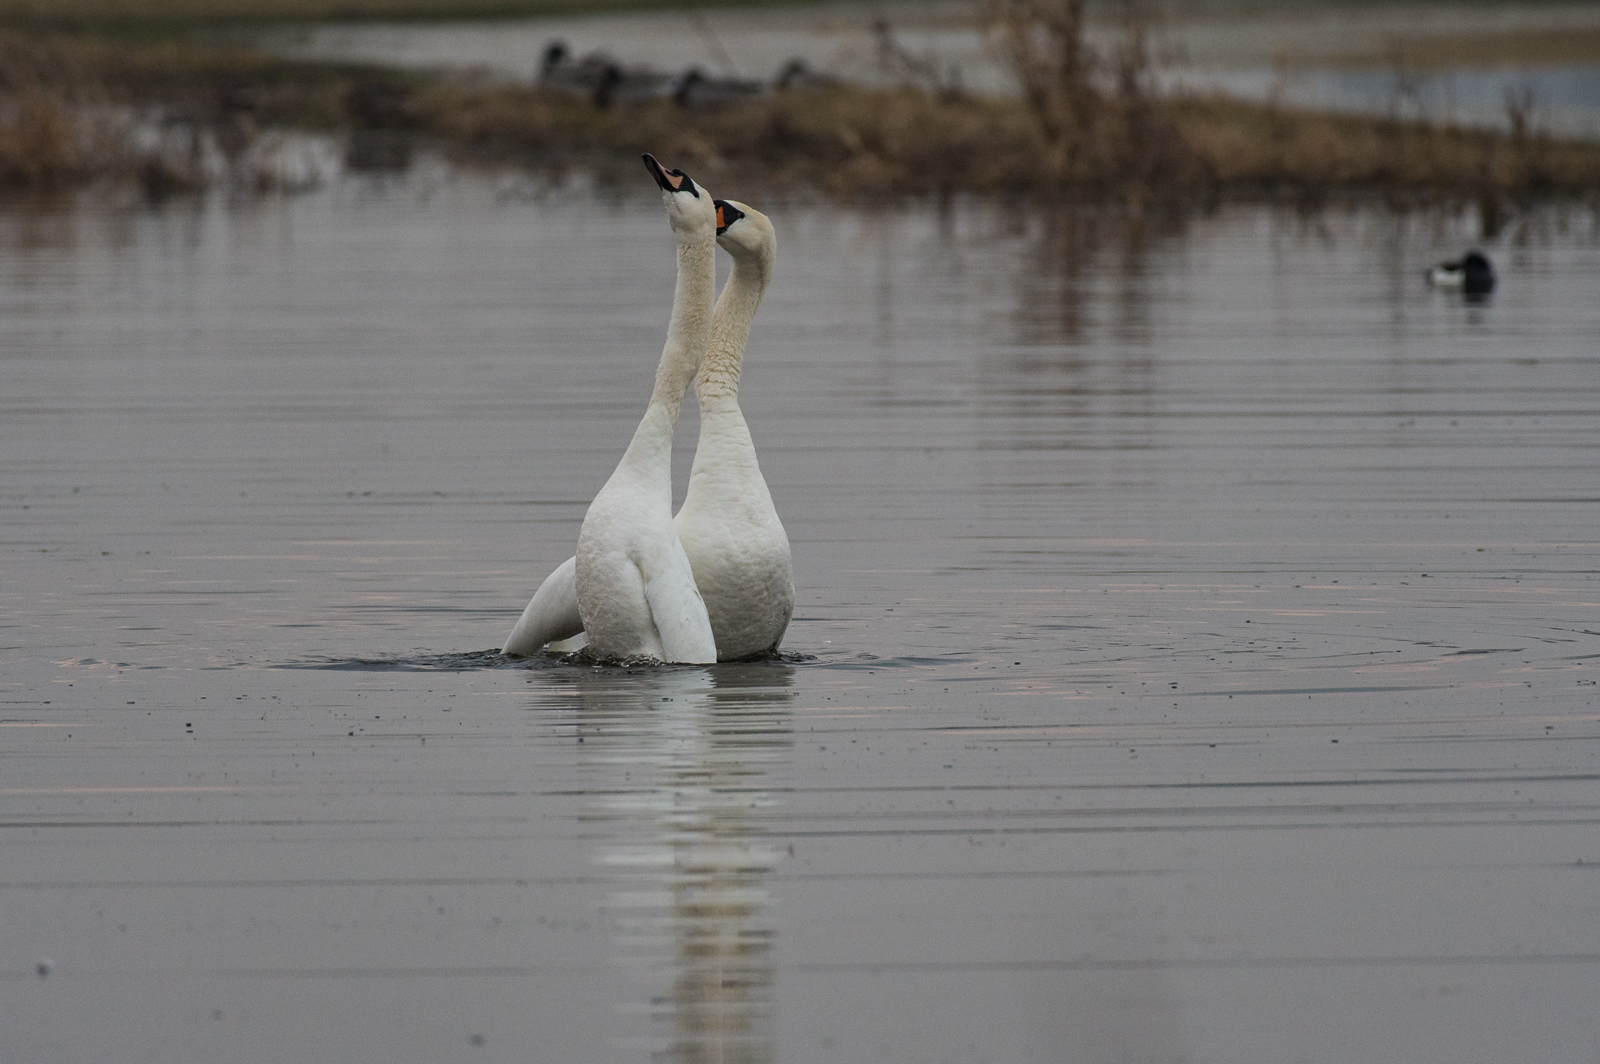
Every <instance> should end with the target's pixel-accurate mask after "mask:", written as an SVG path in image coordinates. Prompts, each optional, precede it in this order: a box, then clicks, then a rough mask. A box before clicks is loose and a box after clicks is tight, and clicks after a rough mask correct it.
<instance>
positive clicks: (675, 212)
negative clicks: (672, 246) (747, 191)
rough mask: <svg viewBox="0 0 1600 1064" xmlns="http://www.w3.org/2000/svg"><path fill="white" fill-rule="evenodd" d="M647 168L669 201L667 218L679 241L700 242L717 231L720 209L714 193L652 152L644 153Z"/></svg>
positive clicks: (686, 242) (664, 198)
mask: <svg viewBox="0 0 1600 1064" xmlns="http://www.w3.org/2000/svg"><path fill="white" fill-rule="evenodd" d="M644 168H645V169H646V170H648V171H650V176H651V177H653V178H655V179H656V184H657V185H660V186H661V201H662V202H663V203H665V204H666V207H667V220H668V221H670V222H671V223H672V232H673V235H674V236H676V237H677V238H678V242H679V243H684V244H693V243H697V242H699V241H701V240H707V239H710V238H711V237H712V236H713V235H714V234H715V233H716V229H717V209H716V207H714V206H713V205H712V203H711V194H710V193H708V192H706V191H705V190H704V189H702V188H700V187H699V186H698V185H696V184H695V183H694V180H693V179H692V178H691V177H690V176H689V175H688V174H686V173H684V172H683V171H682V170H668V169H667V168H666V167H664V166H662V165H661V164H660V163H659V162H657V161H656V157H655V156H654V155H651V154H650V153H649V152H646V153H645V156H644Z"/></svg>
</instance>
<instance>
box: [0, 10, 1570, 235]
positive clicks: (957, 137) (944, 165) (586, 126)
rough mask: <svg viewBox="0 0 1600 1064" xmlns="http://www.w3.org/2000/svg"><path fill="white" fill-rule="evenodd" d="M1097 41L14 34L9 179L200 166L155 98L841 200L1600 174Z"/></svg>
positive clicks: (1427, 192) (1455, 192)
mask: <svg viewBox="0 0 1600 1064" xmlns="http://www.w3.org/2000/svg"><path fill="white" fill-rule="evenodd" d="M1130 56H1131V57H1132V58H1129V57H1130ZM1096 61H1097V62H1100V63H1103V64H1105V66H1104V67H1103V68H1102V74H1107V73H1108V74H1109V75H1110V76H1109V77H1106V76H1103V77H1101V79H1100V80H1099V81H1098V82H1095V83H1085V84H1084V85H1081V86H1079V87H1078V88H1076V89H1073V90H1072V91H1073V92H1074V93H1076V94H1077V95H1075V96H1072V97H1071V98H1068V97H1067V96H1064V95H1059V92H1060V90H1059V88H1051V87H1050V86H1049V85H1048V84H1047V85H1046V86H1045V88H1044V90H1043V92H1041V93H1030V95H1029V96H1028V97H1026V98H1024V99H1021V100H1004V99H984V98H974V97H962V96H955V95H951V94H947V93H937V92H933V91H928V90H926V89H921V88H916V87H906V88H901V89H897V90H883V91H879V90H866V89H859V88H850V87H838V88H832V89H825V90H819V91H809V92H795V93H777V94H774V95H770V96H768V97H766V98H763V99H759V100H756V101H753V102H750V103H747V104H744V105H741V106H739V107H736V108H730V109H727V110H722V111H713V112H698V111H690V110H685V109H683V108H679V107H676V106H674V105H673V104H672V103H671V102H668V101H660V102H655V103H651V104H647V105H641V106H637V107H627V108H624V107H618V108H614V109H599V108H596V107H595V106H593V105H592V104H591V103H589V102H588V101H586V100H583V99H579V98H575V97H571V96H565V95H560V94H555V93H549V92H543V91H540V90H537V89H534V88H529V87H524V86H515V85H505V84H489V83H478V82H473V81H471V80H470V79H450V78H443V77H425V76H422V75H417V74H404V73H399V72H394V71H383V70H378V69H375V68H370V67H355V66H339V65H329V64H309V63H291V62H288V61H284V60H278V59H273V58H269V57H265V56H262V55H259V54H255V53H251V52H248V51H243V50H239V49H210V48H199V47H193V46H184V45H177V44H164V45H153V46H135V45H129V44H108V43H105V42H99V41H92V40H77V39H67V38H59V37H55V38H52V37H41V36H36V35H28V34H20V33H0V184H3V185H9V186H26V187H30V188H45V187H59V186H69V185H72V184H74V183H81V182H83V181H85V180H90V179H92V178H95V177H98V176H113V177H114V176H119V175H121V176H126V175H128V174H135V175H144V176H142V177H140V180H143V181H145V182H146V184H147V185H149V186H150V187H152V188H182V187H185V185H186V184H194V183H198V182H199V181H201V180H202V178H201V177H199V176H195V175H197V174H198V171H197V170H195V168H193V167H188V169H185V165H183V164H181V160H180V162H179V163H171V162H170V161H169V162H166V163H162V164H161V165H162V166H163V167H166V170H161V171H159V172H158V171H154V170H151V168H150V167H151V164H150V163H149V161H148V160H145V161H138V160H133V161H130V159H129V158H127V157H126V156H127V153H128V152H129V151H130V150H131V148H130V147H129V143H128V140H127V137H126V136H122V137H121V139H120V140H119V139H118V137H119V134H118V128H119V127H117V126H116V125H115V123H111V124H108V123H107V122H106V121H104V115H105V114H106V113H107V112H108V111H112V110H116V109H118V108H120V109H122V110H123V111H124V112H126V111H129V110H141V109H142V111H143V112H144V113H151V114H158V115H160V116H162V117H161V121H163V122H165V123H166V127H165V128H168V129H169V130H170V129H171V128H177V130H178V132H179V133H180V134H181V132H182V131H183V130H185V129H187V130H189V131H190V132H191V133H192V135H193V136H194V137H199V136H201V134H202V133H203V134H204V135H205V136H207V137H209V138H211V142H212V143H215V144H218V145H221V146H222V147H223V148H224V149H226V148H227V146H228V145H229V144H230V143H232V144H234V146H235V147H238V146H239V145H246V144H248V142H249V141H250V139H251V138H252V137H254V136H255V135H256V133H257V131H259V130H261V129H265V128H269V127H273V126H279V127H285V126H288V127H296V128H311V129H323V130H336V129H355V130H358V131H364V135H365V134H373V135H375V137H374V136H369V137H368V140H369V141H370V143H369V144H367V145H366V146H365V147H363V148H362V150H363V151H367V150H368V149H372V152H373V156H372V157H374V158H383V159H391V160H398V161H403V160H404V159H405V158H406V157H407V155H408V149H407V148H406V146H405V142H408V141H417V140H420V141H422V142H432V143H435V144H438V145H440V146H442V147H443V148H445V150H447V151H451V152H453V153H455V154H456V155H457V156H458V157H459V158H463V159H476V160H502V161H508V162H516V163H521V164H529V165H535V166H547V167H548V166H557V167H561V166H586V167H594V168H601V169H604V168H606V167H608V166H611V165H621V166H628V167H632V166H633V165H635V164H636V160H637V157H638V153H639V152H642V151H652V152H654V153H656V154H658V155H660V156H661V157H663V158H668V159H672V160H674V162H676V163H679V164H680V165H683V166H685V167H690V168H693V169H694V172H695V173H696V174H697V175H700V174H703V175H704V177H705V179H706V180H707V181H708V183H713V185H714V187H715V186H716V185H717V184H723V185H726V184H728V183H730V182H731V181H733V180H735V179H736V180H737V184H738V185H739V186H741V187H745V188H766V189H772V190H784V189H789V190H814V191H816V192H820V193H822V194H824V195H827V196H830V197H834V198H837V199H860V198H881V197H890V196H950V195H955V194H974V195H1010V196H1020V197H1027V198H1031V199H1034V200H1038V201H1052V200H1054V201H1060V200H1069V199H1113V200H1122V201H1125V202H1131V203H1135V204H1146V203H1150V204H1163V205H1167V206H1170V207H1174V208H1182V207H1184V206H1187V205H1190V204H1195V203H1201V202H1208V201H1211V200H1214V199H1215V198H1216V197H1218V196H1227V195H1259V194H1261V193H1263V192H1267V193H1271V194H1275V195H1286V196H1292V197H1295V198H1298V199H1302V200H1317V199H1321V198H1325V197H1328V196H1332V195H1338V194H1341V193H1347V192H1361V193H1366V192H1371V191H1377V192H1381V193H1384V194H1388V195H1396V196H1406V197H1433V198H1440V197H1445V198H1452V199H1473V200H1496V201H1513V200H1517V199H1524V198H1531V197H1539V196H1550V195H1571V194H1580V193H1592V192H1595V191H1597V190H1600V145H1597V144H1592V143H1569V142H1561V141H1557V140H1553V139H1551V138H1548V137H1543V136H1540V135H1539V134H1538V133H1537V132H1536V131H1535V130H1533V129H1531V128H1529V127H1528V126H1527V125H1526V123H1524V124H1523V125H1522V127H1521V128H1520V129H1519V130H1517V131H1516V132H1515V133H1503V134H1495V133H1489V132H1480V131H1463V130H1459V129H1451V128H1445V127H1436V126H1429V125H1425V124H1418V123H1409V124H1408V123H1397V122H1392V121H1386V120H1382V119H1373V118H1357V117H1336V116H1329V115H1322V114H1314V113H1307V112H1297V111H1290V110H1285V109H1280V108H1275V107H1272V106H1269V105H1256V104H1245V103H1239V102H1236V101H1229V100H1223V99H1188V100H1166V99H1161V98H1158V97H1155V96H1153V95H1151V94H1150V93H1149V92H1148V91H1147V90H1146V89H1145V88H1144V87H1143V86H1142V84H1141V83H1140V67H1139V60H1138V58H1137V55H1136V54H1135V53H1132V52H1129V53H1126V54H1124V55H1123V56H1122V57H1121V58H1119V57H1117V56H1112V57H1102V58H1100V59H1098V60H1096ZM1119 63H1120V64H1122V65H1120V66H1119V65H1118V64H1119ZM1052 92H1056V93H1058V95H1057V96H1056V97H1054V98H1052V97H1050V96H1049V94H1050V93H1052ZM1041 101H1042V102H1041ZM1052 116H1053V117H1052ZM1062 116H1066V117H1062ZM380 142H381V143H380ZM240 150H242V148H241V149H240ZM169 156H170V153H169ZM169 170H170V171H172V173H170V174H168V175H167V176H161V174H163V173H166V172H167V171H169ZM152 174H154V175H155V176H151V175H152ZM186 174H187V175H188V176H185V175H186Z"/></svg>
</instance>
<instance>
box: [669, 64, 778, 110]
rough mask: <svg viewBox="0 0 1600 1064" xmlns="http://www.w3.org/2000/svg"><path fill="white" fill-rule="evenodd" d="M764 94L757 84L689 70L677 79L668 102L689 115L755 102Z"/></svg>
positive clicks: (764, 89)
mask: <svg viewBox="0 0 1600 1064" xmlns="http://www.w3.org/2000/svg"><path fill="white" fill-rule="evenodd" d="M766 92H767V87H766V86H765V85H763V84H762V83H761V82H759V81H747V80H745V79H743V78H717V77H712V76H711V75H710V74H707V73H706V72H705V71H703V70H701V69H700V68H699V67H690V68H689V69H688V70H687V71H685V72H684V74H683V76H682V77H681V78H679V79H678V86H677V88H676V89H675V90H674V91H673V93H672V99H673V102H675V103H676V104H677V105H678V106H679V107H682V108H685V109H687V110H690V111H714V110H716V109H718V108H721V107H732V106H734V105H735V104H741V103H747V102H749V101H750V100H755V99H759V98H760V97H762V96H765V95H766Z"/></svg>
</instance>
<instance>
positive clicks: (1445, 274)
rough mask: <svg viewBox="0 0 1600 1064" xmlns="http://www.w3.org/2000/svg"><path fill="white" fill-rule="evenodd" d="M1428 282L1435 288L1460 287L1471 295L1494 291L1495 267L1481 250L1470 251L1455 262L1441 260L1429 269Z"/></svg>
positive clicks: (1486, 293)
mask: <svg viewBox="0 0 1600 1064" xmlns="http://www.w3.org/2000/svg"><path fill="white" fill-rule="evenodd" d="M1428 283H1429V284H1431V285H1433V286H1434V287H1435V288H1459V289H1461V291H1462V292H1463V293H1465V294H1466V295H1469V296H1482V295H1488V294H1489V293H1490V292H1493V291H1494V267H1493V266H1491V265H1490V264H1489V259H1488V256H1486V255H1484V253H1483V252H1481V251H1469V252H1467V253H1466V254H1465V255H1463V256H1462V257H1461V258H1460V259H1458V260H1456V261H1455V262H1441V263H1440V264H1439V265H1437V266H1435V267H1434V268H1433V269H1431V270H1429V271H1428Z"/></svg>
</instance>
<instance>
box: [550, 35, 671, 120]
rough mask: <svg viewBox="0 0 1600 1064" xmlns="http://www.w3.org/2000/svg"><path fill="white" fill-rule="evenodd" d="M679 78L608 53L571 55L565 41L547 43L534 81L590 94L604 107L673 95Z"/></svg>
mask: <svg viewBox="0 0 1600 1064" xmlns="http://www.w3.org/2000/svg"><path fill="white" fill-rule="evenodd" d="M677 82H678V79H677V78H675V77H674V76H673V75H671V74H663V73H660V72H658V71H655V70H650V69H649V68H647V67H628V66H623V65H622V64H621V63H619V62H617V61H616V60H615V59H613V58H612V57H611V56H609V55H607V54H606V53H605V52H601V51H595V52H590V53H589V54H588V55H586V56H583V57H582V58H580V59H574V58H572V53H571V52H569V51H568V50H567V45H566V42H565V41H551V42H550V43H549V44H547V45H545V48H544V56H543V58H542V59H541V60H540V62H539V74H538V76H537V77H536V78H535V79H534V84H536V85H538V86H539V87H540V88H541V89H549V90H551V91H553V92H564V93H570V94H571V95H574V96H583V97H587V98H588V100H589V102H591V103H593V104H594V105H595V106H596V107H599V108H601V109H602V110H603V109H605V108H607V107H610V106H612V105H613V104H618V103H643V102H645V101H646V100H657V99H661V98H663V97H667V96H671V95H672V94H673V92H674V91H675V89H676V87H677Z"/></svg>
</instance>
